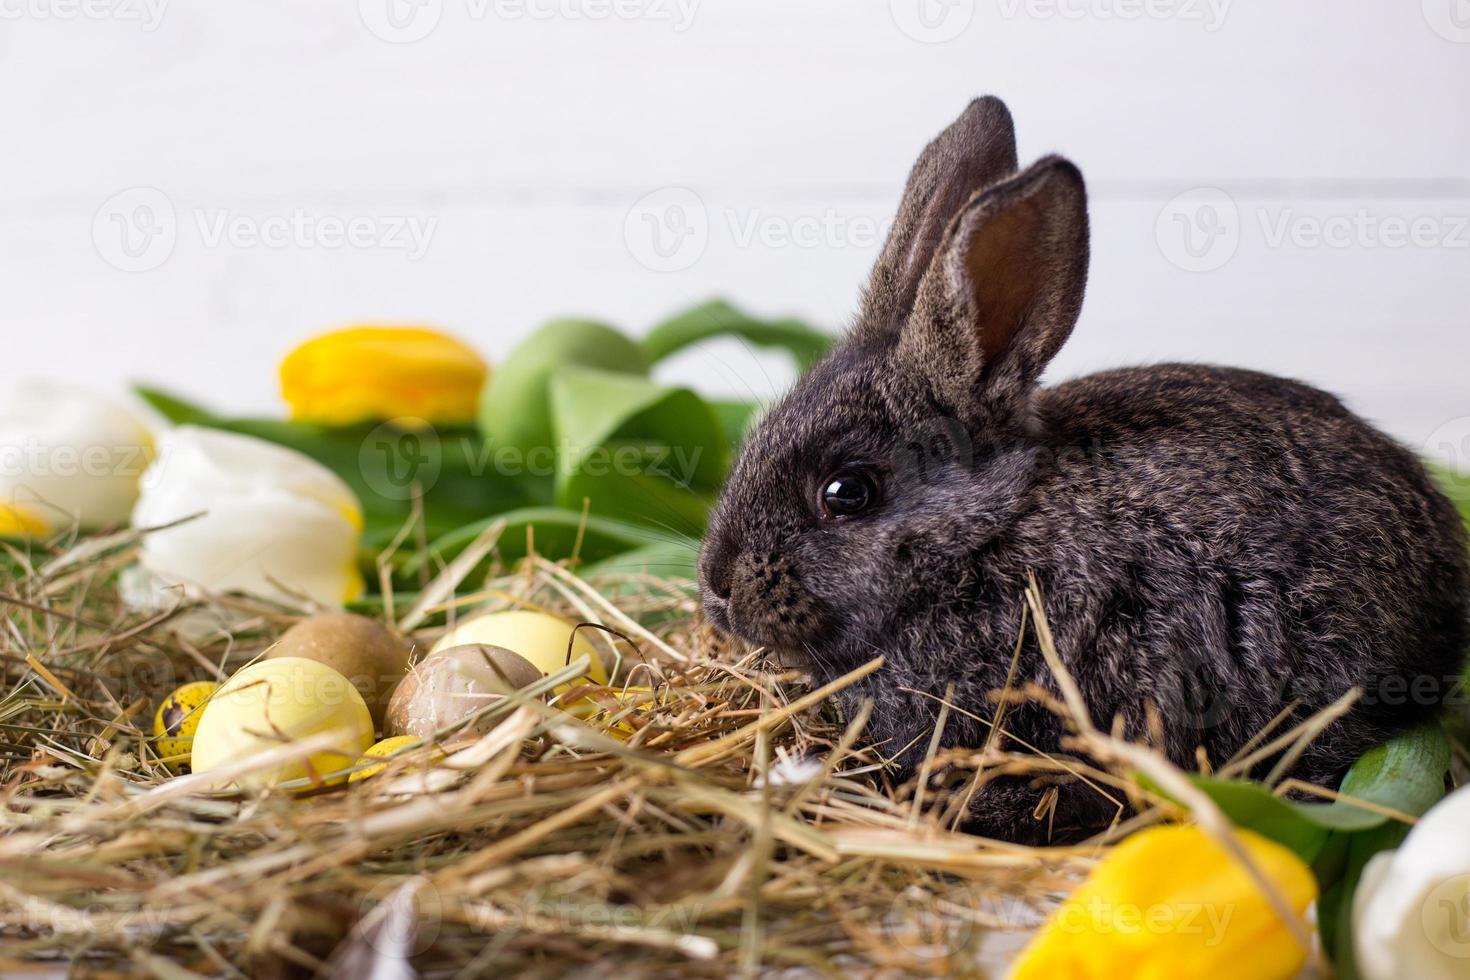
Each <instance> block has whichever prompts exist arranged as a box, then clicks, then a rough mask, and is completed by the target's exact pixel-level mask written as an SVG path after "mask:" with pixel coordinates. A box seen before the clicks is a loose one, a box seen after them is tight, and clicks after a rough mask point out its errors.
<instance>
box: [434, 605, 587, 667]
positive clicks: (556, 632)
mask: <svg viewBox="0 0 1470 980" xmlns="http://www.w3.org/2000/svg"><path fill="white" fill-rule="evenodd" d="M574 628H575V627H574V624H573V623H569V622H567V621H566V620H565V619H562V618H560V617H558V616H553V615H551V614H550V613H544V612H537V611H536V610H534V609H507V610H505V611H504V612H493V613H486V614H484V615H483V616H475V617H474V618H472V619H467V620H465V621H464V622H463V623H460V624H459V625H458V626H456V627H455V628H454V629H452V630H450V631H449V632H448V633H446V634H445V635H444V637H443V638H442V639H440V640H439V642H438V643H435V644H434V646H433V648H432V649H431V650H430V651H429V659H430V660H432V659H433V658H434V656H435V655H436V654H437V653H439V651H441V650H447V649H449V648H450V647H457V646H462V645H463V644H466V643H483V644H485V645H487V646H494V647H503V648H504V649H506V650H513V651H515V652H516V653H518V654H520V655H521V656H522V657H525V658H526V659H527V660H529V661H530V662H531V663H532V664H533V665H534V666H535V667H536V669H537V670H539V671H541V673H543V674H554V673H556V672H557V671H559V670H562V669H563V668H565V667H566V666H567V663H568V662H569V661H568V658H567V644H568V641H570V642H571V660H575V659H577V658H578V657H580V656H581V655H582V654H584V653H585V654H586V655H587V656H588V658H589V659H590V660H591V666H590V667H589V668H588V669H587V677H588V678H589V679H590V680H592V681H593V682H594V683H597V684H606V683H607V670H606V669H604V667H603V665H602V658H601V657H600V656H599V655H598V653H597V648H596V647H595V646H593V645H592V641H591V636H592V635H593V634H594V633H596V632H597V630H594V629H591V628H583V629H580V630H577V631H576V638H575V639H573V637H572V631H573V629H574ZM427 662H428V660H425V663H427Z"/></svg>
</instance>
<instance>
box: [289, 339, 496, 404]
mask: <svg viewBox="0 0 1470 980" xmlns="http://www.w3.org/2000/svg"><path fill="white" fill-rule="evenodd" d="M488 373H489V369H488V368H487V367H486V366H485V362H484V360H482V359H481V358H480V355H479V354H477V353H475V352H474V351H473V350H471V349H470V348H469V347H467V346H466V345H465V344H463V343H461V342H460V341H458V340H455V339H454V338H453V337H449V336H446V335H444V334H442V333H439V332H438V331H436V330H430V329H427V328H424V327H370V326H365V327H349V328H347V329H345V330H337V331H334V332H332V333H328V334H323V335H322V336H320V337H316V338H314V339H312V340H308V341H307V342H306V343H304V344H302V345H301V346H300V347H297V348H296V349H295V350H293V351H292V352H291V353H290V354H288V355H286V359H285V360H284V361H282V362H281V394H282V396H284V397H285V399H286V402H287V404H289V405H290V406H291V417H292V418H293V419H296V420H297V421H301V422H316V423H320V424H323V425H345V424H348V423H351V422H361V421H364V420H370V419H401V418H415V419H422V420H424V421H425V422H432V423H458V422H469V421H471V420H473V419H474V417H475V407H476V405H477V403H478V401H479V397H480V389H481V388H482V387H484V384H485V377H486V375H487V374H488Z"/></svg>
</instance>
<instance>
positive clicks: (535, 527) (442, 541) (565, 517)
mask: <svg viewBox="0 0 1470 980" xmlns="http://www.w3.org/2000/svg"><path fill="white" fill-rule="evenodd" d="M496 521H504V522H505V530H504V531H502V532H501V535H500V539H499V541H497V542H496V546H495V551H496V553H497V554H498V555H499V557H500V559H501V561H503V562H505V563H507V564H509V563H512V562H515V561H518V560H519V559H521V558H524V557H525V556H526V554H527V552H528V547H529V545H530V543H531V542H534V544H535V548H536V552H537V554H540V555H544V556H546V557H547V558H550V559H552V560H554V561H559V560H561V559H564V558H570V557H571V556H572V552H573V550H574V549H576V552H577V555H578V557H579V558H581V559H582V560H583V561H586V562H596V561H600V560H603V559H606V558H609V557H611V556H613V555H618V554H623V553H627V552H630V551H633V550H635V549H638V548H641V547H644V546H647V545H649V544H652V543H655V542H657V541H658V540H659V536H658V535H657V533H656V532H654V531H651V530H649V529H648V528H646V527H639V526H638V525H636V524H630V523H628V522H626V521H619V520H613V519H610V518H606V517H599V516H597V515H595V514H588V515H583V514H582V513H580V512H579V511H573V510H565V509H563V508H560V507H526V508H521V509H518V510H512V511H507V512H506V513H503V514H496V515H495V516H494V517H487V518H484V519H482V520H478V521H474V522H473V523H470V524H466V525H464V526H463V527H459V528H456V529H455V530H453V531H451V532H449V533H448V534H445V535H442V536H441V537H439V538H436V539H435V540H434V541H433V542H431V543H430V545H429V554H430V556H432V558H433V559H434V560H435V561H441V562H446V563H447V562H450V561H453V560H454V558H455V557H456V556H457V555H459V553H460V552H462V551H463V550H464V549H465V548H466V547H467V546H468V545H469V544H470V542H472V541H474V540H475V539H476V538H477V537H479V536H480V533H481V532H482V531H484V530H485V528H487V527H489V526H490V525H491V524H494V523H495V522H496ZM528 532H529V533H528ZM579 536H580V539H581V546H580V548H579V547H578V538H579ZM419 566H420V561H419V559H418V558H417V557H412V558H410V559H409V560H408V561H407V562H406V563H405V565H404V570H405V571H408V572H416V571H418V569H419Z"/></svg>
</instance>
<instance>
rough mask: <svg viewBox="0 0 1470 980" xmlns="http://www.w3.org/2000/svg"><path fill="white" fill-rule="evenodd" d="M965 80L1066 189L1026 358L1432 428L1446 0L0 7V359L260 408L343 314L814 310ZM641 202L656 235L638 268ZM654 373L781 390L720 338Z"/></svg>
mask: <svg viewBox="0 0 1470 980" xmlns="http://www.w3.org/2000/svg"><path fill="white" fill-rule="evenodd" d="M419 35H422V36H419ZM414 38H417V39H416V40H414ZM984 92H994V93H997V94H1000V95H1002V96H1003V97H1004V98H1006V99H1007V101H1008V102H1009V103H1010V105H1011V108H1012V110H1013V112H1014V113H1015V115H1016V118H1017V124H1018V129H1019V134H1020V141H1021V152H1022V155H1023V156H1024V157H1034V156H1037V155H1040V154H1042V153H1044V152H1049V151H1059V152H1063V153H1065V154H1067V155H1068V156H1070V157H1071V158H1072V159H1073V160H1075V161H1076V162H1077V163H1078V164H1079V165H1080V166H1081V167H1082V168H1083V171H1084V172H1085V173H1086V175H1087V177H1088V180H1089V185H1090V188H1091V193H1092V200H1093V221H1094V260H1093V278H1092V283H1091V286H1090V289H1089V294H1088V298H1087V303H1086V308H1085V311H1084V314H1083V319H1082V322H1081V323H1080V324H1079V326H1078V329H1077V332H1076V334H1075V337H1074V340H1073V342H1072V344H1071V345H1070V346H1069V348H1068V349H1067V350H1066V351H1065V352H1064V354H1063V356H1062V357H1061V358H1060V359H1059V361H1058V363H1057V365H1056V367H1055V369H1054V371H1053V376H1054V377H1062V376H1066V375H1070V374H1074V373H1078V372H1081V371H1085V370H1088V369H1091V368H1095V367H1100V366H1109V365H1119V364H1126V363H1132V362H1142V361H1151V360H1160V359H1178V358H1184V359H1204V360H1213V361H1222V362H1235V363H1241V364H1246V365H1252V366H1257V367H1262V368H1266V369H1270V370H1275V371H1279V372H1281V373H1286V374H1291V375H1296V376H1300V377H1305V378H1308V379H1310V380H1313V381H1316V382H1318V383H1321V384H1323V385H1325V386H1327V387H1329V388H1331V389H1333V390H1336V391H1338V392H1339V393H1341V394H1344V395H1346V396H1347V397H1348V398H1349V399H1350V400H1351V402H1352V403H1353V404H1354V405H1355V406H1357V407H1358V408H1359V409H1360V410H1362V411H1363V412H1365V413H1367V414H1368V415H1370V416H1372V417H1374V418H1375V419H1378V420H1379V421H1381V422H1382V423H1384V424H1385V425H1387V426H1388V427H1389V428H1391V429H1392V430H1393V431H1394V432H1396V433H1397V434H1398V435H1400V436H1401V437H1403V438H1404V439H1406V440H1409V441H1411V442H1413V443H1415V444H1416V445H1419V444H1424V443H1426V442H1433V443H1434V444H1435V446H1436V447H1438V446H1439V445H1440V444H1442V443H1446V442H1447V440H1448V441H1450V442H1453V443H1455V445H1457V446H1459V445H1460V443H1461V441H1462V440H1465V438H1466V437H1470V421H1466V420H1465V419H1466V417H1467V416H1470V386H1467V385H1466V383H1465V381H1464V378H1465V374H1466V370H1467V366H1470V228H1467V227H1466V219H1467V217H1470V3H1467V2H1466V0H1423V3H1422V4H1421V3H1420V2H1419V0H1394V2H1385V0H1349V2H1343V0H1252V2H1246V0H891V2H890V0H812V2H807V3H801V4H797V3H792V2H784V3H783V2H778V0H360V2H359V0H330V2H329V0H248V2H236V3H230V2H227V0H0V322H3V323H4V329H5V337H6V338H7V351H8V354H9V356H8V357H7V364H9V365H19V367H20V368H21V369H22V370H25V371H31V372H39V373H49V374H67V375H73V376H76V377H78V378H80V379H82V380H84V381H87V382H90V383H94V384H97V385H101V386H106V387H117V386H120V385H121V384H122V383H123V382H124V381H125V380H127V379H146V380H150V381H154V382H159V383H163V384H166V385H169V386H172V387H174V388H176V389H178V390H180V391H182V392H184V393H187V394H192V395H195V396H198V397H199V398H202V399H205V400H207V401H209V402H210V403H212V404H215V405H217V406H220V407H223V408H234V409H245V410H254V411H260V410H272V409H274V408H275V407H276V396H275V390H274V365H275V362H276V361H277V359H278V357H279V355H280V354H281V353H282V352H283V351H284V350H286V349H288V348H289V347H290V346H291V344H292V343H293V342H295V341H296V340H298V339H300V338H302V337H304V336H306V335H308V334H311V333H312V332H315V331H319V330H322V329H325V328H328V327H332V326H336V325H340V324H343V323H346V322H350V321H365V320H374V321H389V322H392V321H419V322H428V323H433V324H437V325H440V326H442V327H445V328H448V329H450V330H452V331H455V332H457V333H459V334H461V335H463V336H465V337H466V338H468V339H470V340H472V341H473V342H475V343H477V344H478V345H480V346H481V347H482V348H483V349H484V350H485V351H486V352H487V354H489V355H490V356H491V357H495V356H498V355H499V354H501V353H503V352H504V351H505V350H506V349H508V348H509V347H510V346H511V345H512V344H513V343H514V342H515V341H516V339H517V338H518V337H520V336H522V335H523V334H524V333H526V332H527V331H528V330H530V329H532V328H533V327H534V326H535V324H536V323H537V322H539V321H540V320H542V319H543V318H546V317H548V316H552V315H555V314H560V313H582V314H591V315H595V316H600V317H605V318H608V319H610V320H612V321H614V322H617V323H621V324H624V325H626V326H628V327H629V328H631V329H642V328H643V327H645V326H646V325H648V324H649V323H650V322H652V321H653V320H655V319H656V318H658V317H660V316H661V315H663V314H666V313H668V312H671V311H673V310H676V309H677V308H679V307H680V306H681V305H683V304H687V303H689V302H692V301H696V300H699V299H701V298H704V297H708V296H711V295H715V294H719V295H724V296H728V297H730V298H732V299H734V300H736V301H737V302H740V303H743V304H745V305H748V306H750V307H752V308H754V309H756V310H758V311H760V312H764V313H772V314H774V313H795V314H799V315H803V316H806V317H809V318H811V319H812V320H814V321H816V322H818V323H821V324H824V325H827V326H830V327H832V328H834V329H835V328H838V327H840V326H842V325H843V324H844V323H845V322H846V320H847V319H848V318H849V317H850V315H851V313H852V310H853V305H854V300H855V296H856V289H857V286H858V284H859V283H860V282H861V280H862V279H863V277H864V275H865V273H866V270H867V267H868V265H869V263H870V262H871V260H872V257H873V255H874V254H875V252H876V250H877V238H878V235H879V234H880V232H881V230H882V224H883V222H885V221H886V220H887V219H888V218H889V216H890V215H891V212H892V210H893V207H894V204H895V201H896V196H897V193H898V189H899V187H900V184H901V182H902V179H903V177H904V175H905V173H906V171H907V168H908V165H909V163H910V162H911V160H912V158H913V156H914V155H915V153H916V152H917V151H918V149H919V148H920V147H921V146H922V145H923V143H924V142H925V141H926V140H927V139H928V138H929V137H930V136H931V135H932V134H933V133H934V132H935V131H937V130H938V129H939V128H940V127H941V126H942V125H944V124H945V123H946V122H947V121H948V120H949V119H951V118H952V117H953V116H954V115H955V114H956V113H957V112H958V111H959V110H960V108H961V107H962V106H963V105H964V103H965V101H966V100H967V99H968V98H970V97H971V96H973V95H975V94H978V93H984ZM1202 189H1203V190H1202ZM1207 189H1214V190H1207ZM1180 195H1183V196H1182V197H1181V196H1180ZM645 216H647V217H645ZM293 217H294V218H295V219H296V220H297V221H298V223H299V224H300V225H301V228H302V230H298V231H291V230H290V229H289V228H286V229H285V231H286V238H285V240H284V241H276V242H262V241H259V240H257V239H254V238H251V237H250V235H251V234H253V233H265V234H269V233H271V232H272V231H273V230H274V229H275V228H276V227H277V225H278V224H280V223H281V222H283V221H289V220H291V219H293ZM650 218H651V219H652V220H654V221H664V222H675V223H677V222H679V221H681V220H683V221H685V223H686V225H687V228H688V229H689V230H691V232H692V234H690V235H687V236H686V237H684V238H683V239H680V240H679V241H681V242H682V243H683V245H682V247H681V248H679V249H675V250H674V252H673V253H672V254H671V255H670V256H668V257H660V256H659V255H658V253H656V252H654V251H653V250H652V248H651V239H650V238H649V237H648V235H649V226H648V225H647V224H646V221H647V220H649V219H650ZM221 221H223V222H224V224H223V225H221V224H220V222H221ZM405 221H412V222H416V223H418V225H417V227H418V228H419V230H420V232H421V233H426V234H427V237H426V239H425V240H424V241H421V242H419V243H417V246H415V243H414V242H412V241H409V240H406V239H404V237H403V235H401V234H399V235H395V228H397V227H398V225H399V224H401V223H403V222H405ZM119 222H121V224H119ZM1321 222H1326V223H1327V224H1326V229H1327V231H1328V233H1329V234H1331V233H1333V232H1340V233H1341V235H1340V237H1337V238H1335V239H1334V241H1333V242H1331V243H1328V242H1324V241H1319V240H1314V239H1313V238H1312V234H1313V229H1314V228H1316V227H1317V226H1318V224H1319V223H1321ZM140 228H150V229H153V230H155V231H159V232H161V233H160V234H157V235H154V236H153V237H152V238H150V239H146V240H145V239H143V238H140V237H139V235H140V232H139V229H140ZM222 228H225V229H230V228H232V229H234V231H233V232H227V233H225V234H224V236H223V237H216V234H215V233H216V232H217V231H219V230H220V229H222ZM349 228H350V229H354V233H355V234H356V235H357V236H359V240H358V241H357V242H356V243H355V244H353V243H346V244H344V243H340V242H335V240H333V239H331V237H330V236H332V235H333V233H334V229H340V230H339V231H337V233H338V234H341V232H342V231H343V230H346V229H349ZM1210 229H1216V230H1217V231H1218V234H1215V235H1214V236H1213V237H1212V238H1205V237H1203V236H1204V235H1205V234H1206V232H1208V231H1209V230H1210ZM1186 231H1190V232H1191V233H1192V234H1193V236H1194V237H1193V245H1194V246H1195V250H1196V252H1199V254H1197V255H1195V254H1191V252H1189V251H1188V250H1186V248H1185V242H1184V239H1183V237H1182V236H1183V234H1184V233H1185V232H1186ZM124 232H126V233H127V234H128V235H130V236H131V242H132V245H133V247H134V251H135V252H136V253H137V254H135V255H129V254H128V253H127V252H125V251H124V250H123V247H122V246H123V245H124V243H125V239H124V237H123V236H124ZM322 235H325V236H327V239H326V240H323V239H322V238H321V237H320V236H322ZM1283 235H1284V237H1282V236H1283ZM1400 238H1409V239H1410V240H1409V241H1400ZM665 241H666V242H672V241H674V240H673V239H666V240H665ZM1210 242H1213V247H1212V248H1208V249H1205V248H1204V245H1206V244H1207V243H1210ZM145 245H146V247H144V246H145ZM1201 250H1202V251H1201ZM420 252H421V253H422V254H419V253H420ZM129 270H135V271H129ZM12 370H14V368H12ZM670 370H671V373H673V374H674V375H676V376H682V377H688V378H693V379H696V380H698V381H699V382H700V383H702V384H705V385H706V386H711V385H712V386H714V387H716V388H719V389H721V390H726V391H746V390H752V389H753V390H756V391H758V392H762V393H764V392H767V391H769V390H771V389H772V388H778V387H780V386H781V385H782V384H784V383H785V382H786V380H788V379H789V373H788V372H786V371H785V370H784V367H783V366H782V365H780V364H778V363H774V362H769V361H764V360H762V361H761V362H759V363H758V362H757V361H756V360H755V359H753V358H752V357H751V356H750V355H749V354H747V353H746V352H745V351H743V350H741V349H739V348H738V347H729V346H727V347H718V348H716V349H714V350H712V351H709V352H706V353H704V354H702V355H690V356H688V357H686V358H684V359H682V360H681V361H680V362H679V363H677V364H675V365H673V366H671V368H670ZM1451 437H1452V438H1451ZM1464 451H1465V452H1467V453H1470V446H1467V447H1465V450H1464Z"/></svg>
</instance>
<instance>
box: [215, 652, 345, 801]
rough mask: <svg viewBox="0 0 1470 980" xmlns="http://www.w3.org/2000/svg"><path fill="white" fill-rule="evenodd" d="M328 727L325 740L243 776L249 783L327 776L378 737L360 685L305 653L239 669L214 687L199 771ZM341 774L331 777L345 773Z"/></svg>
mask: <svg viewBox="0 0 1470 980" xmlns="http://www.w3.org/2000/svg"><path fill="white" fill-rule="evenodd" d="M324 732H331V733H332V737H331V739H330V740H329V745H328V747H326V748H324V749H322V750H320V751H317V752H314V753H312V754H311V755H310V756H309V757H307V758H300V757H298V758H295V759H290V760H286V761H284V762H281V763H280V764H278V765H274V766H269V767H266V768H264V769H255V770H253V771H251V772H248V773H246V774H244V775H242V776H240V777H239V778H238V780H237V782H239V783H240V784H242V785H244V786H248V787H252V788H259V787H263V786H268V785H272V784H274V783H278V782H284V781H286V780H291V779H300V778H303V777H305V778H311V777H313V776H315V777H327V776H328V775H329V774H332V773H338V771H339V770H342V769H346V768H347V767H349V766H351V765H353V764H354V763H356V762H357V760H358V758H360V757H361V756H362V753H363V751H364V750H365V749H366V748H367V747H368V746H369V745H371V744H372V742H373V719H372V715H371V714H370V713H369V712H368V707H367V704H366V702H364V701H363V699H362V695H361V694H359V693H357V689H356V688H355V687H353V686H352V684H351V683H350V682H349V681H348V680H347V678H346V677H343V676H342V675H341V674H339V673H338V672H337V671H335V670H333V669H332V668H331V667H328V666H327V665H325V664H322V663H318V662H317V661H315V660H308V659H306V658H305V657H274V658H272V659H269V660H261V661H258V662H256V663H254V664H252V665H250V666H249V667H246V668H244V669H243V670H240V671H239V672H237V673H236V674H235V675H234V676H233V677H231V678H230V679H229V680H228V681H226V682H225V683H224V685H223V686H222V687H221V688H220V689H219V690H218V691H216V692H215V695H214V697H213V698H211V699H210V702H209V710H208V711H206V712H205V713H204V717H203V718H202V719H201V720H200V722H199V727H198V729H197V730H196V731H195V733H194V751H193V757H192V761H191V765H192V766H193V769H194V772H196V773H205V772H211V771H213V770H215V769H218V768H219V767H221V766H225V765H229V764H231V763H237V762H241V761H244V760H246V759H249V758H251V757H252V756H256V755H258V754H260V753H262V752H266V751H269V750H271V749H276V748H279V747H281V746H284V745H290V744H291V743H292V742H294V741H297V740H299V739H303V738H307V737H310V736H314V735H319V734H321V733H324ZM346 778H347V777H346V775H345V774H341V773H338V774H337V775H335V776H332V778H330V779H326V782H328V783H338V782H342V781H343V780H345V779H346Z"/></svg>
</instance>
